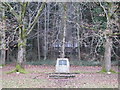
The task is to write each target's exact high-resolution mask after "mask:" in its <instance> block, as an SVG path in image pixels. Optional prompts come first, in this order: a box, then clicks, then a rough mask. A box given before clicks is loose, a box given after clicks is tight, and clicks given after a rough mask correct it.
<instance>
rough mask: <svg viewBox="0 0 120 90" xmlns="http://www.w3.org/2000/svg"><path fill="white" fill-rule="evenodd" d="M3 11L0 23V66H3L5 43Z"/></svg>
mask: <svg viewBox="0 0 120 90" xmlns="http://www.w3.org/2000/svg"><path fill="white" fill-rule="evenodd" d="M4 13H5V12H4V10H3V12H2V22H1V27H2V28H1V33H0V34H1V35H0V36H1V58H0V64H1V65H4V64H5V56H6V49H5V48H6V44H5V43H6V41H5V20H4V16H5V15H4Z"/></svg>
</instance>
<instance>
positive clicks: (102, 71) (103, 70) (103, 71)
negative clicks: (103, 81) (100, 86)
mask: <svg viewBox="0 0 120 90" xmlns="http://www.w3.org/2000/svg"><path fill="white" fill-rule="evenodd" d="M109 72H111V73H115V74H117V73H119V72H116V71H114V70H112V69H111V70H110V71H109ZM98 73H107V70H106V69H102V70H101V71H99V72H98Z"/></svg>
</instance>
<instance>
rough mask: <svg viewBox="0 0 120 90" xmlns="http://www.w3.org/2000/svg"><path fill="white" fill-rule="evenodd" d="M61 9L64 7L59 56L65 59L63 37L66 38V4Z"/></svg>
mask: <svg viewBox="0 0 120 90" xmlns="http://www.w3.org/2000/svg"><path fill="white" fill-rule="evenodd" d="M63 7H64V12H63V17H62V19H63V38H62V54H61V57H62V58H64V57H65V37H66V21H67V12H66V9H67V5H66V3H64V5H63Z"/></svg>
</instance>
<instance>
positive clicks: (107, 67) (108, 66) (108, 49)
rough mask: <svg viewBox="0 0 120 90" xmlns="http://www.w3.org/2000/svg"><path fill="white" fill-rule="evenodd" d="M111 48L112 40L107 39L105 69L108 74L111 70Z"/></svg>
mask: <svg viewBox="0 0 120 90" xmlns="http://www.w3.org/2000/svg"><path fill="white" fill-rule="evenodd" d="M111 48H112V39H111V38H109V37H106V42H105V53H104V64H103V69H105V71H107V72H109V71H110V70H111Z"/></svg>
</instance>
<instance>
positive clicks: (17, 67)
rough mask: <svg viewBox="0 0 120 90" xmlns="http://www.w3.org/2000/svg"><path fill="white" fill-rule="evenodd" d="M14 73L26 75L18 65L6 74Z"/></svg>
mask: <svg viewBox="0 0 120 90" xmlns="http://www.w3.org/2000/svg"><path fill="white" fill-rule="evenodd" d="M15 72H19V73H22V74H26V73H28V72H27V71H26V70H25V69H24V68H23V67H21V66H20V65H19V64H17V65H16V67H15V70H12V71H9V72H7V74H11V73H15Z"/></svg>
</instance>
